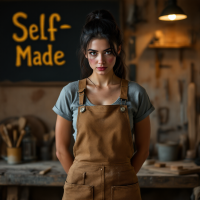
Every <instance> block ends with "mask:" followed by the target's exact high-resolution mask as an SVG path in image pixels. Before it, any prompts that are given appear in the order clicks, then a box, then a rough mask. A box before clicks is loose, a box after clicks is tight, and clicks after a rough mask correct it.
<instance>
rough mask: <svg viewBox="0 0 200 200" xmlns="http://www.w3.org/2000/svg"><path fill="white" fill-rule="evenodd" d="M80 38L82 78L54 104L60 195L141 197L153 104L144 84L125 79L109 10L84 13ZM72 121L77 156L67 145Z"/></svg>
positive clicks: (74, 197) (118, 38)
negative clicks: (61, 177)
mask: <svg viewBox="0 0 200 200" xmlns="http://www.w3.org/2000/svg"><path fill="white" fill-rule="evenodd" d="M80 43H81V48H80V56H81V62H80V64H81V67H82V79H81V80H78V81H74V82H71V83H69V84H68V85H66V86H65V87H63V89H62V91H61V93H60V96H59V98H58V100H57V102H56V104H55V106H54V107H53V110H54V111H55V112H56V113H57V114H58V115H57V121H56V149H57V152H56V155H57V157H58V159H59V160H60V162H61V164H62V166H63V168H64V170H65V171H66V173H67V179H66V181H65V185H64V194H63V200H68V199H69V200H77V199H82V200H83V199H85V200H86V199H87V200H89V199H94V200H96V199H102V200H103V199H106V200H110V199H112V200H116V199H118V200H119V199H123V200H124V199H127V200H130V199H133V200H140V199H141V196H140V188H139V184H138V179H137V176H136V174H137V172H138V171H139V169H140V168H141V166H142V164H143V162H144V161H145V159H146V158H147V157H148V152H149V140H150V120H149V114H150V113H151V112H152V111H153V110H154V107H153V106H152V104H151V103H150V100H149V97H148V95H147V93H146V91H145V89H144V88H143V87H142V86H140V85H139V84H137V83H136V82H134V81H128V80H126V79H125V75H126V70H125V65H124V59H123V57H124V52H123V45H122V38H121V33H120V30H119V28H118V26H117V25H116V22H115V20H114V18H113V16H112V15H111V13H110V12H108V11H106V10H96V11H93V12H91V13H90V14H88V16H87V19H86V23H85V25H84V27H83V30H82V33H81V39H80ZM113 102H114V103H113ZM72 126H73V128H74V134H73V136H74V139H75V144H74V147H73V153H74V156H75V158H73V156H72V155H71V154H70V152H69V150H68V149H69V145H70V141H71V133H72ZM133 132H135V144H136V147H137V151H136V153H134V149H133V141H132V136H133V135H132V134H133Z"/></svg>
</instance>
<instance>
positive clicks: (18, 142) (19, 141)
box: [16, 129, 26, 148]
mask: <svg viewBox="0 0 200 200" xmlns="http://www.w3.org/2000/svg"><path fill="white" fill-rule="evenodd" d="M25 133H26V132H25V130H24V129H22V130H21V134H20V136H19V139H18V141H17V145H16V147H17V148H18V147H19V145H20V143H21V141H22V138H23V137H24V135H25Z"/></svg>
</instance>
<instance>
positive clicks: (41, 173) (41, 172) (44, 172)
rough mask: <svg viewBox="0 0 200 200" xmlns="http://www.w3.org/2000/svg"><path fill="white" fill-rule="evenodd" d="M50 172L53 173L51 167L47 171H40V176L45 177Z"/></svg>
mask: <svg viewBox="0 0 200 200" xmlns="http://www.w3.org/2000/svg"><path fill="white" fill-rule="evenodd" d="M49 171H51V167H49V168H47V169H45V170H42V171H40V172H39V174H40V175H44V174H46V173H47V172H49Z"/></svg>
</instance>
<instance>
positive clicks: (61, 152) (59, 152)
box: [56, 148, 68, 159]
mask: <svg viewBox="0 0 200 200" xmlns="http://www.w3.org/2000/svg"><path fill="white" fill-rule="evenodd" d="M67 151H68V150H67V149H65V148H57V149H56V156H57V158H58V159H59V158H61V157H62V156H63V155H66V153H67Z"/></svg>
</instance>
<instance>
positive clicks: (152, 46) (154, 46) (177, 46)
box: [148, 43, 192, 49]
mask: <svg viewBox="0 0 200 200" xmlns="http://www.w3.org/2000/svg"><path fill="white" fill-rule="evenodd" d="M148 48H150V49H183V48H192V45H189V44H175V43H174V44H164V45H160V44H149V45H148Z"/></svg>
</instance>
